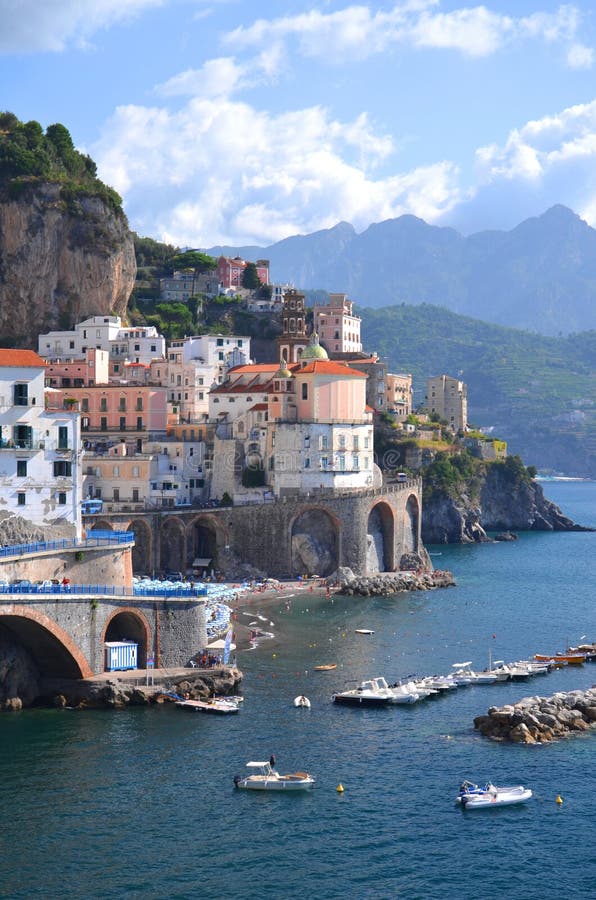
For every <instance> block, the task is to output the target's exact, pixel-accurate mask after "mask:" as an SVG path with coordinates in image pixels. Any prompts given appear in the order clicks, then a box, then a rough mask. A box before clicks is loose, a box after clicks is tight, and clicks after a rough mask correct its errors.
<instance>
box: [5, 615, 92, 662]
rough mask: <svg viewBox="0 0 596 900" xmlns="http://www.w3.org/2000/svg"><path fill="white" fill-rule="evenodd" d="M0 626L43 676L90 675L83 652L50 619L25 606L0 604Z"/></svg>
mask: <svg viewBox="0 0 596 900" xmlns="http://www.w3.org/2000/svg"><path fill="white" fill-rule="evenodd" d="M0 625H2V626H3V627H4V628H5V629H6V630H7V631H8V632H9V633H10V634H11V635H12V636H13V637H14V638H16V640H17V641H18V642H19V643H21V644H22V645H23V646H24V647H25V648H26V650H27V651H28V653H29V654H30V655H31V657H32V658H33V659H34V660H35V663H36V665H37V666H38V668H39V671H40V673H41V674H42V675H44V676H50V677H55V678H90V677H91V676H92V675H93V670H92V668H91V666H90V665H89V662H88V660H87V658H86V656H85V654H84V653H83V652H82V651H81V650H80V648H79V647H78V646H77V644H76V643H75V642H74V641H73V640H72V638H71V637H70V635H69V634H68V633H67V632H66V631H64V629H63V628H61V627H60V626H59V625H58V624H57V623H56V622H54V621H53V619H50V617H49V616H46V615H45V613H42V612H40V611H39V610H36V609H32V608H30V607H28V606H19V605H16V604H12V603H11V604H6V605H4V606H0Z"/></svg>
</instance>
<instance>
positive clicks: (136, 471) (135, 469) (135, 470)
mask: <svg viewBox="0 0 596 900" xmlns="http://www.w3.org/2000/svg"><path fill="white" fill-rule="evenodd" d="M132 477H133V478H138V477H139V467H138V466H133V467H132Z"/></svg>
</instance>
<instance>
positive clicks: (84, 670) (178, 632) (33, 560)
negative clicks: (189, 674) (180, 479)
mask: <svg viewBox="0 0 596 900" xmlns="http://www.w3.org/2000/svg"><path fill="white" fill-rule="evenodd" d="M133 546H134V540H133V539H132V536H131V535H130V534H125V535H122V534H121V533H112V538H111V539H110V537H109V533H108V536H107V537H106V538H103V537H102V538H95V539H94V538H92V537H91V536H89V539H88V540H86V541H83V542H80V543H76V542H75V541H56V542H50V543H47V544H44V543H38V544H35V545H26V546H25V545H23V546H22V547H4V548H2V549H1V551H0V577H1V578H2V579H3V580H4V583H3V584H2V585H0V676H1V680H2V681H3V682H4V683H5V682H6V681H7V680H8V681H10V679H11V677H12V676H11V665H12V663H11V660H12V659H13V658H14V655H15V653H17V654H20V655H21V656H22V657H23V658H25V659H26V663H25V666H26V667H29V668H30V669H31V671H36V672H38V673H39V674H40V675H41V676H42V677H47V678H86V677H89V676H91V675H96V674H98V673H100V672H103V671H104V670H105V668H106V667H105V658H104V657H105V648H104V645H105V643H106V641H123V640H128V641H134V642H135V643H137V644H138V666H139V668H144V667H145V666H146V665H147V660H153V665H154V666H155V668H176V667H179V666H185V665H187V663H188V661H189V659H190V658H191V657H192V656H193V655H194V654H195V653H197V652H198V651H199V650H201V649H203V648H204V647H205V646H206V643H207V632H206V622H205V598H204V597H196V596H189V595H185V596H177V597H172V596H170V595H167V596H164V595H163V594H155V595H151V596H147V595H145V596H139V595H135V594H133V589H132V565H131V553H132V548H133ZM17 579H27V580H28V582H31V583H32V584H28V583H26V584H21V585H15V584H14V583H13V582H14V581H15V580H17ZM39 581H44V582H45V583H44V584H35V582H39ZM61 581H65V582H68V583H64V584H62V583H60V582H61ZM21 668H22V666H21ZM1 688H2V690H4V691H6V689H7V688H9V685H8V686H7V685H6V684H3V685H2V686H1ZM0 692H1V691H0Z"/></svg>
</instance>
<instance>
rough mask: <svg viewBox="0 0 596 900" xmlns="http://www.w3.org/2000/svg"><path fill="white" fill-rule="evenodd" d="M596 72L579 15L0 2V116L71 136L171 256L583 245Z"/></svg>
mask: <svg viewBox="0 0 596 900" xmlns="http://www.w3.org/2000/svg"><path fill="white" fill-rule="evenodd" d="M595 51H596V7H594V5H593V4H592V3H590V2H588V0H581V2H579V3H569V4H561V3H553V2H550V0H492V2H491V0H487V3H486V5H478V4H474V3H468V2H464V0H460V2H457V0H403V2H398V3H396V2H375V3H365V2H357V3H353V4H350V3H346V2H340V0H319V2H318V3H315V2H311V0H0V85H2V101H1V103H0V108H3V109H6V110H10V111H12V112H14V113H15V114H16V115H17V116H18V117H19V118H20V119H22V120H23V121H27V120H29V119H36V120H37V121H39V122H40V123H41V124H42V125H43V126H44V127H47V126H48V125H50V124H52V123H53V122H62V123H63V124H64V125H66V127H67V128H69V130H70V132H71V134H72V136H73V140H74V141H75V144H76V145H77V147H79V148H80V149H82V150H84V151H85V152H88V153H90V154H91V155H92V157H93V158H94V159H95V161H96V162H97V164H98V168H99V174H100V177H101V178H102V179H103V180H104V181H106V182H107V183H108V184H110V185H112V186H113V187H115V188H116V190H118V191H119V192H120V194H121V195H122V196H123V198H124V205H125V210H126V212H127V215H128V218H129V222H130V225H131V227H132V228H133V229H134V230H135V231H137V232H138V233H139V234H141V235H144V236H150V237H153V238H156V239H157V240H165V241H169V242H171V243H174V244H176V245H179V246H193V247H210V246H213V245H215V244H219V243H225V244H230V245H232V246H241V245H243V244H259V245H262V246H265V245H267V244H270V243H273V242H275V241H278V240H280V239H282V238H284V237H288V236H290V235H293V234H305V233H310V232H312V231H316V230H319V229H321V228H329V227H331V226H333V225H335V224H336V223H337V222H339V221H342V220H343V221H348V222H351V223H352V224H353V225H354V226H355V228H356V229H357V231H363V230H364V229H365V228H366V227H367V226H368V225H369V224H371V223H372V222H379V221H382V220H384V219H388V218H392V217H395V216H399V215H402V214H404V213H412V214H414V215H417V216H420V217H421V218H423V219H425V221H427V222H430V223H433V224H437V225H452V226H454V227H456V228H458V229H459V230H460V231H462V232H463V233H470V232H472V231H479V230H483V229H487V228H511V227H514V226H515V225H516V224H518V223H519V222H520V221H522V220H523V219H524V218H527V217H528V216H532V215H540V214H541V213H542V212H544V211H545V210H546V209H547V208H548V207H550V206H552V205H553V204H555V203H563V204H565V205H567V206H569V207H571V208H572V209H573V210H574V211H575V212H577V213H578V214H579V215H581V216H582V218H584V219H585V220H586V221H587V222H589V223H590V224H591V225H596V52H595Z"/></svg>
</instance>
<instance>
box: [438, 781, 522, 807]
mask: <svg viewBox="0 0 596 900" xmlns="http://www.w3.org/2000/svg"><path fill="white" fill-rule="evenodd" d="M531 796H532V791H531V790H530V789H529V788H525V787H524V786H523V785H522V784H516V785H513V786H511V787H497V786H496V785H494V784H493V783H492V782H490V781H489V782H488V784H487V785H486V786H485V787H483V788H481V787H479V786H478V785H477V784H474V782H472V781H464V782H462V784H461V785H460V788H459V794H458V795H457V797H456V798H455V802H456V803H459V804H460V805H461V807H462V808H463V809H487V808H489V807H491V808H492V807H496V806H512V805H513V804H514V803H525V801H526V800H529V799H530V797H531Z"/></svg>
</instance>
